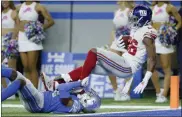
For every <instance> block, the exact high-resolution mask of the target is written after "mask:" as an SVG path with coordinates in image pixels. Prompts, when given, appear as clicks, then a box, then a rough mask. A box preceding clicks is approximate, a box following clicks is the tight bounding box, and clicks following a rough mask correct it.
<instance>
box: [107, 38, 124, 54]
mask: <svg viewBox="0 0 182 117" xmlns="http://www.w3.org/2000/svg"><path fill="white" fill-rule="evenodd" d="M122 37H123V35H121V36H120V37H119V38H118V39H115V40H114V41H113V42H112V45H111V47H110V48H111V49H113V50H117V51H121V52H126V51H127V50H126V49H125V43H124V41H123V39H122Z"/></svg>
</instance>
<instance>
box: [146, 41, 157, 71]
mask: <svg viewBox="0 0 182 117" xmlns="http://www.w3.org/2000/svg"><path fill="white" fill-rule="evenodd" d="M143 43H144V44H145V46H146V50H147V55H148V59H147V71H149V72H153V71H154V69H155V65H156V50H155V40H153V39H150V38H144V40H143Z"/></svg>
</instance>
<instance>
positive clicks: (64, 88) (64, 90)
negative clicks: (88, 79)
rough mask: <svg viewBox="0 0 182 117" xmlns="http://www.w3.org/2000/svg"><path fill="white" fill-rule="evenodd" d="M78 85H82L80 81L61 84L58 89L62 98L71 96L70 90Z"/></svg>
mask: <svg viewBox="0 0 182 117" xmlns="http://www.w3.org/2000/svg"><path fill="white" fill-rule="evenodd" d="M76 87H81V82H80V81H76V82H69V83H62V84H59V85H58V91H59V94H60V98H69V97H70V91H71V90H72V89H73V88H76Z"/></svg>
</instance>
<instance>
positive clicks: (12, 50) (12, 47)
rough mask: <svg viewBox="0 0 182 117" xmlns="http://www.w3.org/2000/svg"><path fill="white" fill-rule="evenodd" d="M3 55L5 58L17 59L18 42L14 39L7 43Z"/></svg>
mask: <svg viewBox="0 0 182 117" xmlns="http://www.w3.org/2000/svg"><path fill="white" fill-rule="evenodd" d="M5 53H6V57H7V58H17V57H18V55H19V52H18V42H17V40H15V39H12V40H10V41H9V43H8V45H7V46H6V47H5Z"/></svg>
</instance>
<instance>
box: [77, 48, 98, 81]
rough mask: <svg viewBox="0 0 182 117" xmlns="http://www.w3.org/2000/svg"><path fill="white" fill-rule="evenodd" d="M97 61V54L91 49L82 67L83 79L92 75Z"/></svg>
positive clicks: (81, 78)
mask: <svg viewBox="0 0 182 117" xmlns="http://www.w3.org/2000/svg"><path fill="white" fill-rule="evenodd" d="M96 62H97V54H96V53H94V52H93V51H91V50H90V51H89V52H88V55H87V58H86V60H85V62H84V65H83V67H82V72H81V76H80V80H83V79H84V78H86V77H88V76H89V75H90V73H91V72H92V70H93V69H94V68H95V65H96Z"/></svg>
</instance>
